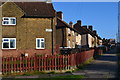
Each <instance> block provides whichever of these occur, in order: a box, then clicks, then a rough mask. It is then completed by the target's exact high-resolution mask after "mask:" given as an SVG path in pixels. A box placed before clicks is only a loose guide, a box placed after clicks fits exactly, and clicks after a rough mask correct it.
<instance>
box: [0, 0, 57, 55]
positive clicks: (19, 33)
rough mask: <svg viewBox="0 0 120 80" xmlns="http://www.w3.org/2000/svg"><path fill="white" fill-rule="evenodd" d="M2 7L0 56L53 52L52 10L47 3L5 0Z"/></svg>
mask: <svg viewBox="0 0 120 80" xmlns="http://www.w3.org/2000/svg"><path fill="white" fill-rule="evenodd" d="M0 7H1V8H2V42H1V43H2V46H1V47H2V53H3V56H21V55H23V56H24V55H25V56H32V55H35V54H38V55H39V54H44V55H51V54H55V53H56V37H55V36H56V28H55V24H56V17H55V15H56V12H55V10H54V8H53V5H52V3H47V2H5V3H4V4H2V5H1V6H0Z"/></svg>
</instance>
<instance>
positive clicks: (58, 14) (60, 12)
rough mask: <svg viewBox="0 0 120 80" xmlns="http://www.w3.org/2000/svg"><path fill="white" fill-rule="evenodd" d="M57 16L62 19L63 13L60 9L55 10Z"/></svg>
mask: <svg viewBox="0 0 120 80" xmlns="http://www.w3.org/2000/svg"><path fill="white" fill-rule="evenodd" d="M57 17H59V18H60V19H63V13H62V11H59V12H57Z"/></svg>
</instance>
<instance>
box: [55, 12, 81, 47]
mask: <svg viewBox="0 0 120 80" xmlns="http://www.w3.org/2000/svg"><path fill="white" fill-rule="evenodd" d="M78 39H79V40H78ZM56 44H57V45H59V46H60V48H75V47H76V45H78V44H81V35H80V33H79V32H78V31H77V30H75V29H74V28H73V23H72V22H70V23H69V24H67V23H66V22H65V21H63V14H62V12H57V25H56Z"/></svg>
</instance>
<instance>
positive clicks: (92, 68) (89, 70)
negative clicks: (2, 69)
mask: <svg viewBox="0 0 120 80" xmlns="http://www.w3.org/2000/svg"><path fill="white" fill-rule="evenodd" d="M116 53H117V52H116V49H112V50H110V51H108V52H107V53H105V54H103V55H102V56H100V57H99V58H97V59H96V60H94V61H93V62H91V63H90V64H89V65H87V66H86V67H85V68H83V69H82V70H79V71H75V72H72V73H63V74H39V75H34V76H17V77H14V78H49V77H53V76H64V75H84V76H85V78H86V79H85V80H87V79H90V78H91V80H93V79H92V78H95V80H105V79H108V78H112V79H114V78H117V77H118V76H117V72H118V65H117V60H118V57H117V54H116Z"/></svg>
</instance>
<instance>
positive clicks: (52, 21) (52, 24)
mask: <svg viewBox="0 0 120 80" xmlns="http://www.w3.org/2000/svg"><path fill="white" fill-rule="evenodd" d="M51 27H52V55H54V18H52V19H51Z"/></svg>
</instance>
